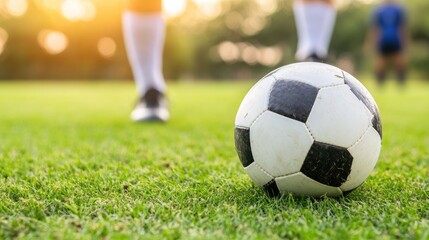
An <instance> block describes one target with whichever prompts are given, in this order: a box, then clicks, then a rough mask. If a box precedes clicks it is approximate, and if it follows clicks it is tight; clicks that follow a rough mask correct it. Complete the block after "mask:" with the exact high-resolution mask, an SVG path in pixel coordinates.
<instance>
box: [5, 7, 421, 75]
mask: <svg viewBox="0 0 429 240" xmlns="http://www.w3.org/2000/svg"><path fill="white" fill-rule="evenodd" d="M1 1H3V2H4V1H5V0H0V3H1ZM35 1H36V0H33V1H29V2H28V4H29V5H28V10H27V12H26V14H25V15H23V16H22V17H19V18H14V17H9V16H7V14H1V11H0V28H2V29H4V30H5V31H6V32H7V33H8V40H7V42H6V44H5V46H4V51H3V53H2V54H0V79H35V78H36V79H49V78H52V79H130V78H132V76H131V71H130V69H129V65H128V62H127V58H126V53H125V50H124V45H123V39H122V31H121V10H122V2H121V1H102V0H94V1H93V2H94V4H95V6H96V7H97V14H96V16H95V18H94V19H93V20H91V21H70V20H68V19H66V18H64V16H62V15H61V14H60V12H58V11H54V10H52V9H45V8H42V7H40V5H38V4H36V2H35ZM261 2H263V1H259V4H260V3H261ZM350 2H351V3H349V4H348V5H347V6H345V7H341V8H340V9H339V12H338V17H337V24H336V27H335V31H334V34H333V38H332V43H331V48H330V52H331V56H330V59H331V62H332V63H334V64H336V65H340V66H342V65H343V64H346V65H347V64H348V66H346V68H351V70H352V69H354V70H356V71H360V72H365V71H371V68H370V67H371V64H370V62H371V58H370V56H368V55H365V54H364V53H363V51H362V48H363V43H364V41H365V36H366V32H367V30H368V26H369V22H370V16H371V13H372V10H373V8H374V6H373V5H368V4H363V3H362V2H360V1H350ZM404 4H405V5H406V7H407V10H408V15H409V23H410V29H411V33H412V38H413V47H412V51H411V54H410V57H411V63H412V70H413V73H415V74H418V75H419V76H420V77H422V78H427V77H428V76H429V68H428V67H427V66H429V57H428V53H429V15H428V14H427V11H428V10H429V1H427V0H408V1H406V2H405V3H404ZM276 5H277V9H276V10H275V11H273V12H269V14H267V13H266V12H265V13H264V12H262V11H260V9H259V8H260V5H258V3H257V2H255V1H253V0H252V1H251V0H235V1H232V0H224V1H222V2H221V9H222V11H221V12H220V13H219V14H217V15H216V17H207V16H204V15H202V14H201V11H200V9H199V8H198V6H197V5H196V4H194V3H193V2H192V1H189V2H188V5H187V9H186V11H185V12H184V13H183V14H181V15H180V16H177V17H174V18H170V19H169V20H168V28H167V40H166V44H165V51H164V72H165V75H166V77H167V78H169V79H180V78H186V79H193V78H198V79H201V78H202V79H248V78H258V77H260V76H263V75H264V74H265V73H267V72H269V71H270V70H271V69H273V68H276V67H278V66H281V65H284V64H288V63H291V62H293V61H294V52H295V49H296V29H295V24H294V18H293V14H292V9H291V2H290V1H288V0H277V4H276ZM0 7H1V6H0ZM255 19H256V20H255ZM248 20H249V21H252V20H255V21H256V27H258V24H259V27H260V25H261V24H262V25H263V28H261V29H257V30H256V31H253V32H250V33H249V31H247V32H246V31H245V30H243V29H245V27H246V25H245V24H246V21H247V23H248ZM254 25H255V24H253V25H251V26H253V27H254ZM46 29H50V30H56V31H61V32H62V33H64V34H65V36H67V38H68V46H67V48H66V49H65V50H64V51H63V52H61V53H60V54H57V55H51V54H48V53H47V52H46V51H45V50H44V49H43V48H42V47H41V46H40V45H39V43H38V41H37V38H38V36H39V35H40V34H39V33H40V32H41V31H43V30H46ZM250 30H252V29H250ZM103 37H109V38H111V39H113V40H114V41H115V42H116V45H117V49H116V52H115V54H114V56H113V57H110V58H104V57H102V56H101V55H100V53H99V52H98V50H97V43H98V41H99V39H100V38H103ZM225 41H228V42H232V43H235V44H239V43H241V44H243V43H245V44H247V45H252V46H256V47H271V46H275V47H277V48H278V49H281V50H282V55H281V57H282V59H281V61H279V62H276V64H271V65H262V64H259V63H250V64H249V63H248V62H247V63H246V61H241V60H239V59H238V60H235V61H229V62H225V61H222V59H221V58H220V56H219V54H218V50H219V48H218V46H219V44H220V43H222V42H225Z"/></svg>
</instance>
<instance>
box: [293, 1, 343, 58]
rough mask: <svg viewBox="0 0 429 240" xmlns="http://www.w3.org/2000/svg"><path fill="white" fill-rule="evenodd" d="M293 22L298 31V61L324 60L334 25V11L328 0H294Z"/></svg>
mask: <svg viewBox="0 0 429 240" xmlns="http://www.w3.org/2000/svg"><path fill="white" fill-rule="evenodd" d="M293 9H294V15H295V23H296V27H297V31H298V48H297V52H296V58H297V60H298V61H304V60H314V61H324V59H326V58H327V56H328V48H329V43H330V41H331V36H332V32H333V29H334V25H335V18H336V11H335V9H334V6H333V3H332V1H329V0H295V1H294V6H293Z"/></svg>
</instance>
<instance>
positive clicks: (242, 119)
mask: <svg viewBox="0 0 429 240" xmlns="http://www.w3.org/2000/svg"><path fill="white" fill-rule="evenodd" d="M275 81H276V80H275V79H274V78H273V77H272V76H269V77H266V78H263V79H261V80H260V81H259V82H257V83H256V84H255V86H253V87H252V89H250V91H249V92H248V93H247V95H246V96H245V97H244V99H243V102H242V103H241V105H240V108H239V109H238V112H237V116H236V117H235V126H240V127H246V128H248V127H250V125H251V124H252V122H254V121H255V119H256V118H257V117H258V116H259V115H261V113H263V112H264V111H266V110H267V109H268V101H269V95H270V92H271V88H272V86H273V85H274V82H275Z"/></svg>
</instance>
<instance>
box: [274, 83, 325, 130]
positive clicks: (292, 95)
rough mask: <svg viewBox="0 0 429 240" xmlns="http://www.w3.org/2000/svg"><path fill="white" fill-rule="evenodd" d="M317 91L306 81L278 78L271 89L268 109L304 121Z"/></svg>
mask: <svg viewBox="0 0 429 240" xmlns="http://www.w3.org/2000/svg"><path fill="white" fill-rule="evenodd" d="M318 92H319V89H318V88H316V87H314V86H311V85H309V84H306V83H302V82H298V81H287V80H279V81H277V82H276V83H275V84H274V87H273V90H272V91H271V94H270V99H269V103H268V110H270V111H272V112H275V113H278V114H280V115H283V116H285V117H289V118H292V119H295V120H298V121H301V122H304V123H305V122H306V121H307V119H308V116H309V115H310V112H311V109H312V108H313V105H314V102H315V100H316V97H317V94H318Z"/></svg>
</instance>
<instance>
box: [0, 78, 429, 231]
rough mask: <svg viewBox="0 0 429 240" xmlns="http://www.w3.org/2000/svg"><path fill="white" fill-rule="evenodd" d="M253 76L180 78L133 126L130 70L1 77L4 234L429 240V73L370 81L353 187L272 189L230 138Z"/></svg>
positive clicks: (0, 214) (0, 212) (0, 217)
mask: <svg viewBox="0 0 429 240" xmlns="http://www.w3.org/2000/svg"><path fill="white" fill-rule="evenodd" d="M250 86H251V83H198V84H195V83H180V84H172V85H170V92H169V95H170V99H171V102H172V103H173V104H172V117H173V118H172V120H171V121H170V122H169V123H167V124H134V123H131V122H130V121H129V120H128V114H129V112H130V110H131V108H132V101H134V89H133V85H132V83H130V82H124V83H122V82H99V83H86V82H83V83H82V82H80V83H46V82H45V83H43V82H39V83H24V82H18V83H17V82H15V83H0V239H3V238H4V239H9V238H22V239H34V238H41V239H76V238H79V239H94V238H104V239H129V238H144V239H147V238H149V239H150V238H153V239H159V238H161V237H162V238H168V239H177V238H184V239H214V238H215V239H218V238H223V239H276V238H286V239H421V240H426V239H429V187H428V185H429V85H425V84H423V83H419V82H413V83H412V84H410V85H409V86H408V88H407V89H405V90H399V89H397V88H395V87H394V86H390V87H388V88H387V89H384V90H383V91H376V90H375V88H374V87H373V86H372V85H371V84H370V89H371V91H372V92H373V93H374V97H375V99H376V100H377V102H378V104H379V107H380V110H381V113H382V120H383V123H384V141H383V149H382V154H381V157H380V160H379V163H378V165H377V167H376V169H375V171H374V172H373V174H372V175H371V176H370V178H369V179H368V180H367V181H366V183H365V184H364V185H363V186H362V187H361V188H359V189H358V190H356V191H355V192H353V193H352V194H350V195H349V196H347V197H344V198H340V199H329V198H322V199H311V198H294V197H291V196H283V197H282V198H280V199H271V198H269V197H267V196H266V195H265V194H264V193H263V191H262V190H261V189H259V188H257V187H255V186H253V185H252V184H251V181H250V179H249V178H248V176H247V175H246V173H245V172H244V170H243V169H242V167H241V165H240V162H239V160H238V157H237V155H236V153H235V149H234V141H233V128H234V117H235V113H236V110H237V108H238V106H239V104H240V102H241V100H242V98H243V97H244V95H245V93H246V92H247V90H248V89H249V88H250Z"/></svg>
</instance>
